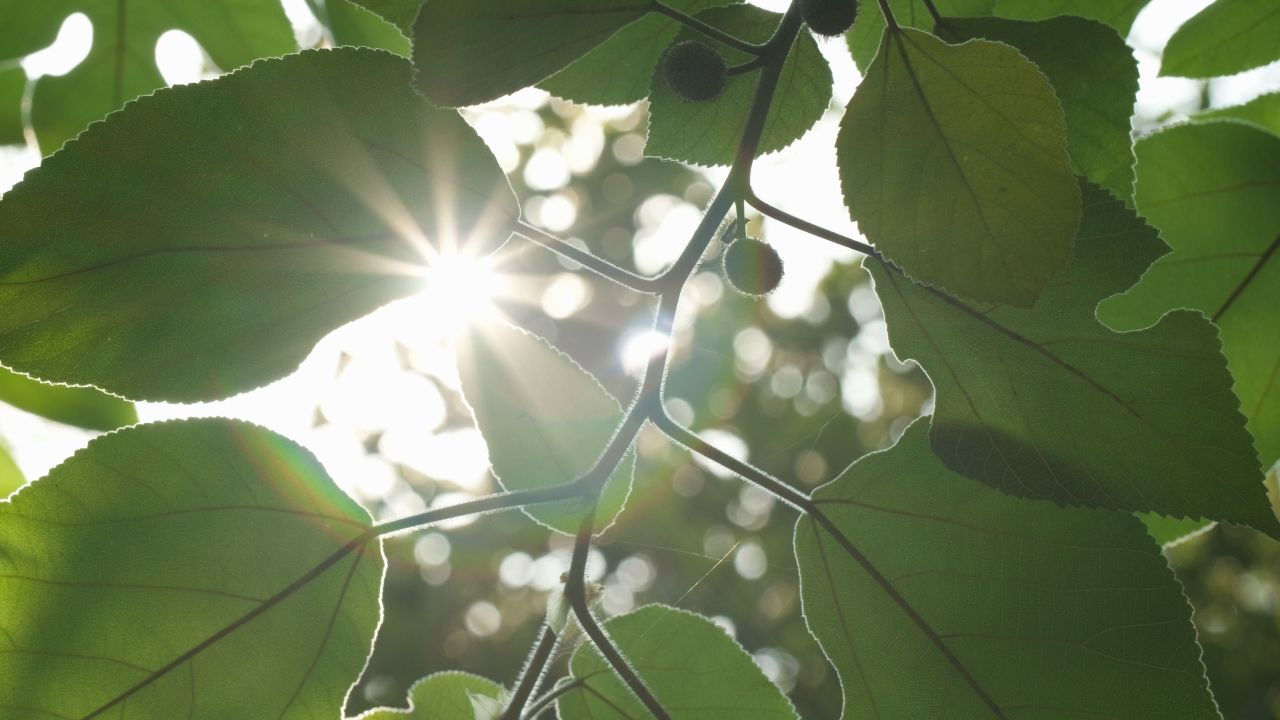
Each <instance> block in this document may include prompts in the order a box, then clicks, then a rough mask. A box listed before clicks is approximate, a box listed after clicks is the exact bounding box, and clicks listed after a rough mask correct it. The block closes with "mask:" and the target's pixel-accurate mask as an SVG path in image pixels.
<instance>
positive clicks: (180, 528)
mask: <svg viewBox="0 0 1280 720" xmlns="http://www.w3.org/2000/svg"><path fill="white" fill-rule="evenodd" d="M368 527H369V516H368V514H367V513H365V512H364V510H362V509H361V508H360V507H359V506H358V505H356V504H355V503H354V502H352V501H351V499H350V498H348V497H346V496H345V495H343V493H342V492H341V491H340V490H339V489H338V488H337V486H335V485H334V484H333V482H332V481H331V480H330V479H329V477H328V476H327V475H326V474H325V472H324V469H323V468H322V467H321V466H320V464H319V462H317V461H316V459H315V458H314V457H312V456H311V454H310V453H308V452H307V451H306V450H304V449H302V448H301V447H299V446H297V445H295V444H294V443H292V442H290V441H289V440H287V439H286V438H283V437H281V436H279V435H276V434H275V433H272V432H270V431H268V430H265V429H263V428H260V427H257V426H255V425H250V424H248V423H243V422H238V421H232V420H222V419H203V420H191V421H185V422H170V423H163V424H157V425H142V426H137V427H134V428H130V429H127V430H121V431H119V432H115V433H111V434H109V435H104V436H102V437H100V438H98V439H96V440H94V441H92V442H91V443H89V446H88V447H87V448H86V449H84V450H81V451H80V452H78V453H76V454H75V455H74V456H72V457H71V458H70V459H69V460H67V461H66V462H64V463H63V464H61V465H59V466H58V467H56V468H54V469H53V470H52V471H50V472H49V474H48V475H46V476H45V477H43V478H41V479H40V480H36V481H35V482H33V483H30V484H29V485H27V486H26V487H24V488H23V489H22V490H20V491H19V492H18V493H17V494H15V495H13V496H12V497H10V498H9V499H8V500H7V501H5V502H0V627H3V628H4V630H5V631H4V632H3V633H0V707H3V708H5V717H6V719H7V720H48V718H51V717H52V718H64V717H65V718H70V717H75V718H83V717H90V716H92V717H104V718H113V719H114V718H123V719H124V720H135V719H137V720H143V719H146V718H170V717H189V718H192V719H193V720H205V719H213V718H264V717H270V718H281V719H282V720H287V719H297V720H309V719H310V718H316V717H333V716H334V714H335V713H336V712H338V710H339V709H340V708H341V707H342V703H343V700H344V698H345V697H346V693H347V691H348V688H350V687H351V685H352V683H353V682H354V681H355V679H356V677H357V675H358V674H359V673H360V671H361V667H362V666H363V665H364V662H365V658H366V657H367V655H368V653H369V650H370V647H371V645H372V638H373V633H374V629H375V628H376V627H377V625H378V620H379V617H380V612H381V610H380V605H379V602H380V601H379V594H380V592H381V584H382V571H383V559H382V553H381V550H380V548H378V547H369V546H367V545H366V544H364V543H361V542H359V541H357V538H361V537H363V534H364V533H365V531H366V530H367V528H368Z"/></svg>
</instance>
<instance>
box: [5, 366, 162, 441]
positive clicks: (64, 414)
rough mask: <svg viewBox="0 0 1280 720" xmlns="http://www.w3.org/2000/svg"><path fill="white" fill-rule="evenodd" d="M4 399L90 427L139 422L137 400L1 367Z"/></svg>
mask: <svg viewBox="0 0 1280 720" xmlns="http://www.w3.org/2000/svg"><path fill="white" fill-rule="evenodd" d="M0 401H3V402H6V403H8V404H10V405H12V406H14V407H16V408H21V409H23V410H26V411H27V412H30V413H35V414H36V415H40V416H41V417H45V418H48V419H50V420H55V421H57V422H60V423H66V424H68V425H77V426H79V427H82V428H87V429H89V430H104V431H105V430H115V429H116V428H118V427H123V426H125V425H132V424H134V423H136V422H138V412H137V411H136V410H134V408H133V403H131V402H129V401H128V400H121V399H120V398H118V397H112V396H111V395H107V394H106V393H104V392H102V391H101V390H98V389H96V388H92V387H71V386H68V385H50V384H48V383H42V382H40V381H38V380H32V379H31V378H29V377H27V376H25V375H19V374H18V373H15V372H13V371H12V370H8V369H6V368H3V367H0Z"/></svg>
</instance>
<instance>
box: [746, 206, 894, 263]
mask: <svg viewBox="0 0 1280 720" xmlns="http://www.w3.org/2000/svg"><path fill="white" fill-rule="evenodd" d="M747 202H749V203H750V204H751V207H753V208H755V209H756V210H759V211H760V212H761V213H762V214H764V215H767V216H769V217H771V218H773V219H774V220H777V221H779V222H783V223H786V224H787V225H790V226H791V227H794V228H797V229H799V230H803V231H805V232H807V233H809V234H810V235H813V236H815V237H820V238H822V239H823V240H830V241H831V242H833V243H835V244H837V245H840V246H843V247H847V248H849V249H850V250H856V251H857V252H860V253H862V254H863V255H866V256H867V257H872V258H875V259H876V260H883V259H884V258H882V257H881V256H880V252H879V251H878V250H876V249H875V248H873V247H871V246H870V245H868V244H866V243H864V242H861V241H859V240H854V239H853V238H851V237H847V236H845V235H841V234H840V233H838V232H836V231H834V230H828V229H827V228H824V227H822V226H821V225H817V224H815V223H811V222H809V221H808V220H805V219H804V218H800V217H796V216H795V215H792V214H791V213H789V212H787V211H785V210H781V209H779V208H777V207H774V206H773V205H770V204H769V203H767V202H765V201H763V200H761V199H760V197H759V196H758V195H756V193H755V191H754V190H752V189H751V188H747Z"/></svg>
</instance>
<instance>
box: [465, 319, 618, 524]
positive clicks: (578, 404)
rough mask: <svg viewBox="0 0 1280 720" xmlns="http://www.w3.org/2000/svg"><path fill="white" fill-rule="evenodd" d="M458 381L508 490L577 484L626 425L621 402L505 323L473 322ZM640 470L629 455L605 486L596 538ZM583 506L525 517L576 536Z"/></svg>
mask: <svg viewBox="0 0 1280 720" xmlns="http://www.w3.org/2000/svg"><path fill="white" fill-rule="evenodd" d="M457 352H458V374H459V375H460V376H461V378H462V391H463V394H464V395H465V396H466V399H467V403H468V404H469V405H470V406H471V408H472V411H473V412H474V414H475V418H476V425H478V426H479V428H480V432H481V433H482V434H483V435H484V439H485V442H486V443H488V445H489V462H490V464H491V465H492V466H493V474H494V475H495V476H497V478H498V480H499V482H501V483H502V486H503V487H504V488H506V489H508V490H527V489H531V488H540V487H550V486H553V485H561V484H563V483H567V482H569V481H571V480H576V479H577V478H578V477H580V476H582V475H583V474H585V473H586V472H587V470H590V469H591V467H592V466H593V465H594V464H595V461H596V459H597V458H599V457H600V453H602V452H603V451H604V448H605V445H606V444H608V442H609V439H610V438H611V437H613V431H614V429H615V428H616V427H617V426H618V424H619V423H620V422H621V421H622V408H621V407H620V406H619V405H618V401H617V400H616V399H614V397H613V396H612V395H610V394H609V393H608V391H606V390H605V389H604V387H603V386H601V385H600V382H599V381H598V380H596V379H595V378H594V377H592V376H591V374H590V373H588V372H587V371H586V370H584V369H583V368H582V367H581V366H580V365H578V364H577V363H576V362H574V361H573V359H572V358H570V357H569V356H568V355H565V354H563V353H561V352H560V351H558V350H556V349H555V348H554V347H551V345H549V344H547V342H546V341H545V340H543V339H542V338H539V337H537V336H534V335H531V334H529V333H527V332H525V331H523V330H521V329H519V328H514V327H511V326H510V325H507V324H505V323H501V322H484V323H476V324H474V325H473V326H472V328H471V330H470V332H468V333H467V335H466V336H465V337H462V338H459V341H458V348H457ZM634 464H635V460H634V457H633V456H632V454H631V453H630V452H628V453H627V455H626V456H625V457H624V458H623V459H622V462H621V463H619V464H618V468H617V470H615V471H614V473H613V475H612V477H610V478H609V480H608V481H607V482H606V483H605V487H604V490H603V493H602V496H601V498H600V505H599V509H598V511H597V515H596V528H597V532H598V531H600V530H603V529H604V528H605V527H606V526H607V525H608V524H609V523H611V522H613V518H614V517H615V516H616V515H617V514H618V513H619V512H621V511H622V506H623V505H624V504H625V503H626V501H627V495H628V494H629V493H630V492H631V474H632V470H633V467H634ZM584 503H585V500H584V499H576V500H570V501H566V502H562V503H554V504H549V505H534V506H530V507H528V508H525V509H524V510H525V512H526V513H528V514H529V516H530V517H532V518H533V519H534V520H537V521H538V522H540V523H543V524H544V525H546V526H547V527H550V528H552V529H553V530H559V531H560V532H564V533H569V534H573V533H575V532H577V529H578V524H579V521H580V520H581V519H582V516H583V514H584V512H585V507H586V506H585V505H584Z"/></svg>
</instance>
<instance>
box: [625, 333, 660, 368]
mask: <svg viewBox="0 0 1280 720" xmlns="http://www.w3.org/2000/svg"><path fill="white" fill-rule="evenodd" d="M670 342H671V341H670V339H669V338H668V337H667V336H666V335H664V334H662V333H660V332H658V331H657V330H641V331H639V332H633V333H631V334H630V335H627V336H626V338H625V339H623V341H622V367H623V369H624V370H626V371H627V374H628V375H632V376H635V377H638V376H639V375H640V374H641V373H643V372H644V369H645V367H647V366H648V364H649V361H650V360H652V359H653V358H655V357H658V356H659V355H661V354H662V353H663V351H665V350H666V349H667V345H668V344H669V343H670Z"/></svg>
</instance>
